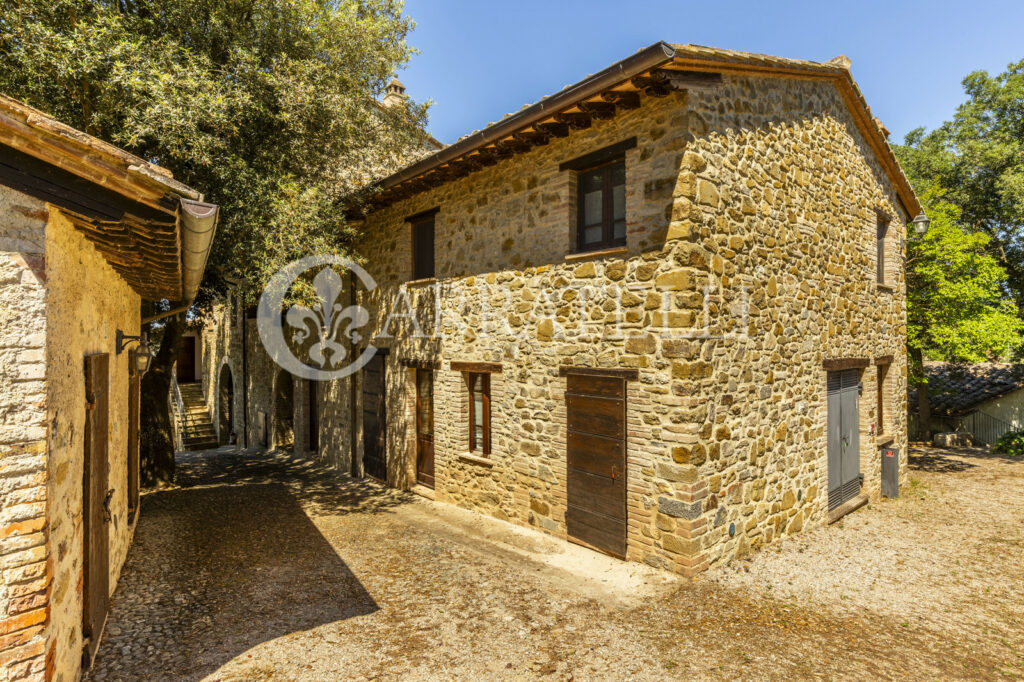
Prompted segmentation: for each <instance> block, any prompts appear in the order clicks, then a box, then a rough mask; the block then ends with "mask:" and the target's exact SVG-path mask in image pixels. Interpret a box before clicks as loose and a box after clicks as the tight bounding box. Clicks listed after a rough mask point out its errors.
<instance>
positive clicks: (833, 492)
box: [827, 369, 860, 509]
mask: <svg viewBox="0 0 1024 682" xmlns="http://www.w3.org/2000/svg"><path fill="white" fill-rule="evenodd" d="M859 393H860V373H859V371H858V370H856V369H847V370H842V371H836V372H829V373H828V389H827V407H828V445H827V447H828V508H829V509H835V508H836V507H838V506H839V505H841V504H842V503H843V502H846V501H847V500H850V499H852V498H854V497H856V496H857V495H859V494H860V410H859V405H858V402H859Z"/></svg>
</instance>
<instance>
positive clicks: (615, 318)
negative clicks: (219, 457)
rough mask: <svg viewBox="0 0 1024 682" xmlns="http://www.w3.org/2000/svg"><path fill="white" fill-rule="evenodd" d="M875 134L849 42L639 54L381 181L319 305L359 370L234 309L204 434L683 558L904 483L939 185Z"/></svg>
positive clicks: (225, 311) (211, 381)
mask: <svg viewBox="0 0 1024 682" xmlns="http://www.w3.org/2000/svg"><path fill="white" fill-rule="evenodd" d="M886 135H887V133H886V131H885V130H884V128H883V127H882V126H881V124H880V123H879V122H878V121H877V120H876V119H874V118H873V117H872V115H871V112H870V110H869V108H868V107H867V104H866V103H865V101H864V99H863V97H862V95H861V93H860V91H859V89H858V87H857V85H856V83H855V82H854V80H853V78H852V77H851V75H850V70H849V63H848V60H846V59H845V58H844V57H838V58H836V59H833V60H831V61H829V62H824V63H816V62H810V61H801V60H794V59H782V58H777V57H769V56H764V55H756V54H748V53H741V52H733V51H727V50H718V49H712V48H706V47H699V46H692V45H669V44H666V43H658V44H655V45H653V46H651V47H649V48H646V49H644V50H641V51H639V52H637V53H636V54H634V55H632V56H630V57H628V58H626V59H624V60H623V61H621V62H618V63H617V64H614V65H612V66H610V67H608V68H607V69H605V70H603V71H601V72H599V73H596V74H594V75H592V76H589V77H587V78H585V79H584V80H582V81H580V82H578V83H575V84H573V85H570V86H568V87H566V88H565V89H563V90H561V91H559V92H557V93H555V94H553V95H550V96H548V97H545V98H543V99H541V100H540V101H539V102H537V103H535V104H533V105H530V106H527V107H524V108H523V109H521V110H520V111H518V112H516V113H514V114H511V115H508V116H506V117H505V118H503V119H502V120H500V121H498V122H496V123H493V124H491V125H488V126H487V127H486V128H484V129H482V130H479V131H476V132H474V133H472V134H470V135H468V136H466V137H464V138H462V139H461V140H459V141H458V142H456V143H455V144H452V145H450V146H448V147H445V148H443V149H440V150H438V151H436V152H434V153H432V154H430V155H428V156H426V157H425V158H422V159H421V160H419V161H417V162H415V163H413V164H411V165H409V166H407V167H405V168H403V169H401V170H399V171H398V172H396V173H394V174H392V175H390V176H388V177H386V178H384V179H383V180H382V181H381V182H380V189H381V191H380V193H378V194H377V195H376V196H375V198H374V199H373V200H372V204H371V207H370V209H369V210H367V212H366V214H365V215H364V216H361V218H360V219H361V220H362V234H363V235H364V236H363V243H362V244H360V247H359V253H360V254H361V256H363V257H364V259H365V260H363V261H361V262H362V263H363V265H364V266H365V268H366V269H367V271H368V272H369V274H370V275H371V276H372V278H373V281H374V283H373V284H372V285H367V284H366V283H358V284H356V283H355V282H356V280H355V279H350V280H349V281H348V282H347V283H346V285H345V288H344V291H342V292H341V294H340V296H338V298H337V299H334V298H332V299H331V300H330V301H328V303H329V304H330V303H335V302H337V303H339V308H340V307H341V304H342V303H343V304H344V305H345V306H348V305H350V304H358V305H359V306H362V307H363V308H365V309H366V310H367V312H368V319H367V321H366V322H365V324H362V325H357V326H358V330H357V332H358V334H357V335H354V336H348V337H342V336H339V337H338V338H337V339H336V341H339V342H342V343H345V344H348V345H347V353H348V356H349V357H350V358H351V357H355V356H361V355H362V354H363V353H366V354H367V355H366V357H367V358H370V359H369V360H368V363H367V364H366V365H365V366H364V367H363V368H362V369H361V370H360V371H359V372H357V373H355V374H354V375H352V376H350V377H346V378H335V379H332V380H330V381H315V380H309V379H306V378H300V377H298V376H292V375H291V374H290V373H289V372H287V371H285V370H283V369H281V368H280V367H278V366H277V365H276V364H275V363H274V361H273V360H271V358H270V356H269V355H268V353H267V352H266V350H264V348H263V347H262V344H261V342H260V338H259V334H258V332H257V329H256V328H257V321H256V320H255V319H252V318H253V317H254V314H253V313H252V311H249V312H247V311H246V310H244V309H243V307H242V306H241V304H240V303H238V301H236V300H230V301H228V302H227V303H226V304H225V305H223V306H221V307H220V308H219V312H218V314H217V315H216V316H215V317H214V318H213V319H211V320H210V321H209V322H208V324H207V325H206V328H205V330H204V332H203V338H202V340H201V342H200V344H199V345H200V346H201V347H202V358H203V360H202V363H201V364H202V376H201V384H202V386H203V392H204V395H205V396H206V399H207V404H208V405H209V409H210V420H211V425H212V428H213V429H214V431H216V432H218V434H219V436H220V439H221V440H222V442H227V435H226V434H227V433H228V432H231V433H235V434H237V437H238V442H239V444H240V445H243V446H249V447H286V448H287V447H292V448H294V450H295V451H296V452H305V453H312V456H316V457H318V458H320V459H323V460H324V461H328V462H331V463H332V464H334V465H335V466H336V467H338V468H339V469H340V470H341V471H344V472H347V473H350V474H352V475H355V476H371V477H374V478H377V479H379V480H380V481H383V482H385V483H387V484H388V485H392V486H397V487H400V488H407V489H411V490H414V491H417V492H420V493H421V494H423V495H426V496H429V497H432V498H434V499H437V500H439V501H445V502H450V503H452V504H457V505H460V506H463V507H467V508H471V509H475V510H478V511H480V512H483V513H486V514H490V515H493V516H496V517H498V518H501V519H505V520H507V521H509V522H511V523H516V524H520V525H524V526H531V527H534V528H537V529H540V530H542V531H544V532H547V533H550V534H553V535H555V536H558V537H563V538H566V539H568V540H570V541H573V542H577V543H580V544H583V545H586V546H589V547H592V548H594V549H596V550H598V551H602V552H606V553H609V554H612V555H615V556H619V557H622V558H625V559H628V560H635V561H644V562H647V563H648V564H652V565H654V566H659V567H663V568H666V569H669V570H672V571H677V572H679V573H683V574H686V575H694V574H696V573H698V572H700V571H703V570H705V569H707V568H708V567H709V566H712V565H714V564H716V563H718V562H722V561H729V560H731V559H733V558H735V557H742V556H744V555H745V554H746V553H748V552H750V551H752V550H754V549H756V548H758V547H759V546H763V545H767V544H770V543H772V542H775V541H777V540H779V539H780V538H781V537H783V536H785V535H787V534H793V533H798V532H801V530H803V529H805V528H809V527H813V526H819V525H821V524H825V523H828V522H830V521H833V520H835V519H836V518H839V517H840V516H841V515H842V514H843V513H845V512H847V511H849V510H851V509H853V508H856V507H857V506H859V505H860V504H863V503H864V502H865V501H866V500H867V499H869V498H870V497H872V496H874V497H877V496H879V495H881V494H882V493H883V491H884V492H885V494H887V495H890V496H891V495H895V494H896V493H897V490H898V485H899V484H900V483H901V482H903V481H904V480H905V470H906V446H907V439H906V432H907V428H906V421H907V416H906V415H907V409H906V395H907V390H906V382H907V367H906V360H905V344H906V303H905V277H904V260H903V254H904V244H905V239H907V226H908V224H909V223H910V221H911V219H912V218H913V217H914V216H917V215H918V214H920V212H921V206H920V204H919V202H918V200H917V198H916V197H915V195H914V193H913V191H912V190H911V188H910V185H909V184H908V182H907V180H906V178H905V177H904V175H903V173H902V171H901V170H900V168H899V166H898V164H897V161H896V159H895V157H894V156H893V153H892V151H891V149H890V147H889V145H888V142H887V139H886ZM328 307H330V306H328ZM342 326H344V325H342ZM316 340H317V334H313V338H312V339H310V343H312V342H313V341H316ZM321 340H322V339H321ZM225 386H231V387H233V388H232V389H231V390H230V392H229V391H228V390H226V389H225ZM225 410H228V411H229V412H230V415H229V416H228V418H225V415H224V411H225Z"/></svg>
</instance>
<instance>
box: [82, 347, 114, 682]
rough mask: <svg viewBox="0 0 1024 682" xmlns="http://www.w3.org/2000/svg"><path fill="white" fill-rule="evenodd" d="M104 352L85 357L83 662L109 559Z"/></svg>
mask: <svg viewBox="0 0 1024 682" xmlns="http://www.w3.org/2000/svg"><path fill="white" fill-rule="evenodd" d="M109 362H110V356H109V355H108V354H106V353H99V354H96V355H90V356H88V357H86V358H85V402H86V405H85V407H86V411H85V462H84V472H83V476H82V483H83V485H82V540H83V542H82V544H83V553H84V556H83V562H82V565H83V573H84V575H83V604H82V635H83V637H84V638H85V650H84V651H83V663H84V664H85V665H86V666H88V665H89V664H91V662H92V659H93V656H95V654H96V647H97V646H98V645H99V640H100V635H101V634H102V633H103V624H104V623H105V622H106V619H107V605H108V600H109V596H110V593H109V589H110V584H109V580H110V575H109V574H110V566H109V562H110V558H109V547H110V546H109V538H108V528H107V524H108V523H109V522H110V506H109V505H110V495H111V494H112V493H113V491H112V490H108V489H107V473H108V469H107V466H108V464H107V424H108V418H109V414H108V410H109V390H108V389H109V383H110V378H109V377H110V375H109V374H108V370H109V366H110V365H109Z"/></svg>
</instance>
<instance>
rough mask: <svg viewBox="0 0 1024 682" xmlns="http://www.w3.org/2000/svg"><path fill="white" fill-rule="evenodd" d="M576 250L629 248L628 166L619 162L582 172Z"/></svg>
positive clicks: (579, 184)
mask: <svg viewBox="0 0 1024 682" xmlns="http://www.w3.org/2000/svg"><path fill="white" fill-rule="evenodd" d="M576 191H577V195H578V197H579V201H578V205H577V226H576V230H577V231H576V250H577V252H581V253H582V252H587V251H599V250H602V249H611V248H615V247H617V246H625V245H626V162H625V160H624V159H621V158H620V159H618V160H616V161H613V162H611V163H607V164H605V165H603V166H599V167H597V168H590V169H587V170H581V171H579V173H578V175H577V185H576Z"/></svg>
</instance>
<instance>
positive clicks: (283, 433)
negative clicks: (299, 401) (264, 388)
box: [274, 370, 295, 448]
mask: <svg viewBox="0 0 1024 682" xmlns="http://www.w3.org/2000/svg"><path fill="white" fill-rule="evenodd" d="M294 383H295V382H294V381H293V380H292V375H291V374H289V373H288V372H286V371H284V370H281V372H280V373H278V375H277V381H276V382H275V383H274V447H276V448H290V447H292V445H294V443H295V400H294V394H295V386H294Z"/></svg>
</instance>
